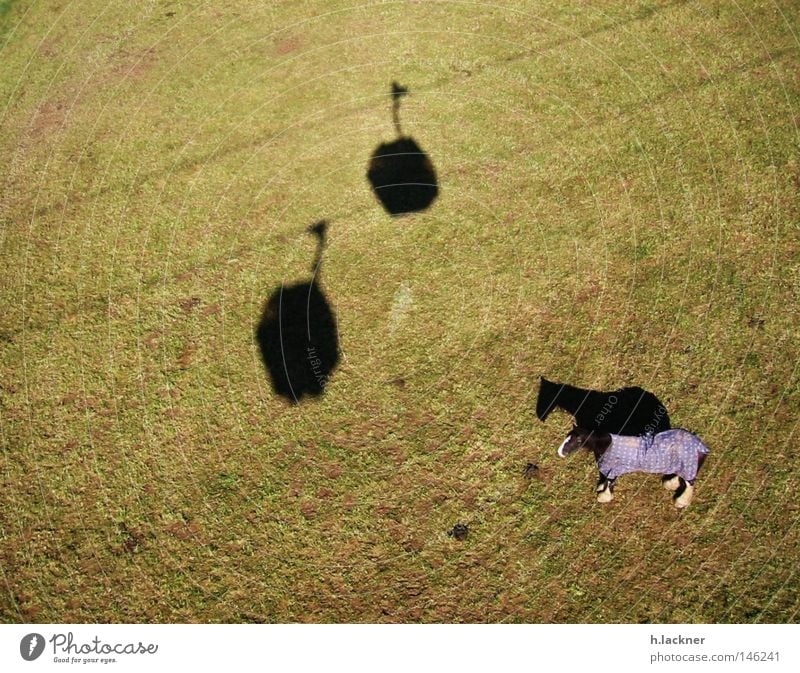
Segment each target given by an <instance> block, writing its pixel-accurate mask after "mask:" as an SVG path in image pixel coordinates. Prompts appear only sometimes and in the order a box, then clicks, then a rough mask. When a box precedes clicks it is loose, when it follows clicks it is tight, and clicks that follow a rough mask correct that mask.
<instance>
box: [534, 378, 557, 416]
mask: <svg viewBox="0 0 800 673" xmlns="http://www.w3.org/2000/svg"><path fill="white" fill-rule="evenodd" d="M560 388H561V386H559V385H558V384H557V383H553V382H552V381H548V380H547V379H546V378H545V377H544V376H540V377H539V396H538V398H537V399H536V417H537V418H538V419H539V420H540V421H545V420H547V417H548V415H549V414H550V412H551V411H552V410H553V409H554V408H555V406H556V400H557V399H558V391H559V390H560Z"/></svg>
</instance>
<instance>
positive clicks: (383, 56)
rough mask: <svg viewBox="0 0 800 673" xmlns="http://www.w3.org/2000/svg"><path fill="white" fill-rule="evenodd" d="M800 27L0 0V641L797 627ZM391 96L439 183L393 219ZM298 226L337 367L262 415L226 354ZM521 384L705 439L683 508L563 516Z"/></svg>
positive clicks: (559, 472)
mask: <svg viewBox="0 0 800 673" xmlns="http://www.w3.org/2000/svg"><path fill="white" fill-rule="evenodd" d="M798 36H800V6H798V5H797V3H796V2H791V1H790V0H776V1H773V0H767V1H764V2H753V1H750V0H747V1H745V2H743V3H727V2H722V1H720V2H712V1H705V2H644V1H642V2H623V1H618V2H605V1H603V2H574V3H571V4H569V6H568V5H567V3H563V2H557V1H556V0H547V1H544V2H522V1H516V0H499V1H498V2H495V3H491V4H488V3H478V2H466V1H464V2H461V1H456V0H453V1H442V2H435V1H431V2H414V1H396V2H394V1H393V2H372V1H367V2H361V3H356V2H345V1H340V0H331V1H329V2H322V1H321V0H317V1H311V0H305V1H302V2H301V1H300V0H292V1H287V2H277V1H275V0H274V1H272V2H256V1H254V0H232V1H231V2H226V3H204V2H197V1H195V0H192V1H189V2H178V1H161V0H150V1H147V2H142V3H125V2H111V3H108V2H105V1H103V2H101V1H99V0H86V1H83V2H74V1H69V0H42V1H33V0H15V1H10V0H3V1H2V2H0V158H1V159H2V164H1V165H2V171H0V269H1V271H0V287H1V288H2V294H0V297H2V304H0V308H1V310H0V444H1V445H2V462H0V475H1V476H2V484H1V485H0V572H1V573H2V574H1V575H0V620H1V621H4V622H142V621H148V622H149V621H153V622H169V621H182V622H183V621H186V622H250V621H259V622H260V621H265V622H286V621H293V622H294V621H300V622H306V621H309V622H321V621H335V622H417V621H422V622H439V621H448V622H449V621H454V622H485V621H488V622H642V621H644V622H646V621H660V622H786V621H791V622H796V621H798V614H800V575H798V561H800V551H798V549H800V529H799V528H798V521H800V500H798V481H800V473H799V471H798V468H800V459H798V457H797V439H798V438H797V432H798V423H797V421H798V410H800V372H798V361H799V360H798V353H799V351H800V349H799V348H798V343H799V342H798V327H800V317H799V316H798V309H799V308H800V200H799V199H798V194H799V193H800V155H799V154H798V149H799V147H798V145H799V143H798V141H799V140H800V132H799V131H798V125H799V124H800V59H799V58H798V56H800V42H799V41H798ZM392 81H398V82H400V83H401V84H403V85H404V86H407V87H408V88H409V89H410V90H411V94H410V95H409V96H407V97H406V98H405V99H404V100H403V102H402V107H401V121H402V123H403V130H404V131H405V132H406V133H408V134H410V135H412V136H413V137H414V138H415V139H416V140H417V142H419V144H420V145H421V147H423V148H424V150H425V151H426V152H427V153H428V154H429V156H430V159H431V161H432V162H433V165H434V167H435V169H436V172H437V174H438V177H439V187H440V194H439V198H438V199H437V200H436V201H435V203H434V204H433V205H432V206H431V207H430V208H429V209H428V210H426V211H424V212H420V213H416V214H414V215H410V216H406V217H402V218H391V217H389V216H388V215H387V213H386V212H385V211H384V210H383V209H382V208H381V206H380V204H379V203H378V201H377V200H376V198H375V195H374V194H373V193H372V191H371V189H370V185H369V183H368V181H367V179H366V170H367V163H368V161H369V157H370V155H371V153H372V152H373V150H374V149H375V147H376V146H377V145H378V144H379V143H382V142H387V141H390V140H392V139H393V138H394V133H395V132H394V128H393V125H392V119H391V100H390V96H389V91H390V86H391V83H392ZM323 218H325V219H327V220H329V221H330V229H329V245H328V247H327V249H326V252H325V257H324V271H323V274H322V281H321V282H322V287H323V289H324V292H325V293H326V295H327V297H328V299H329V301H330V303H331V305H332V306H333V308H334V310H335V313H336V317H337V321H338V329H339V336H340V348H341V363H340V365H339V367H338V368H337V369H336V370H335V372H334V373H333V375H332V376H331V378H330V382H329V383H328V386H327V388H326V391H325V394H324V395H323V396H322V397H320V398H318V399H315V400H311V401H308V402H305V403H303V404H300V405H294V406H292V405H289V404H287V403H285V402H284V401H283V400H282V399H279V398H278V397H276V396H275V395H274V394H273V392H272V389H271V387H270V383H269V380H268V378H267V375H266V372H265V369H264V366H263V364H262V362H261V358H260V355H259V350H258V347H257V345H256V342H255V340H254V329H255V325H256V323H257V322H258V320H259V317H260V315H261V311H262V307H263V305H264V302H265V300H266V298H267V297H268V296H269V295H270V294H271V293H272V292H273V291H274V290H275V289H276V288H277V287H278V286H279V285H280V284H281V283H293V282H297V281H303V280H307V279H308V277H309V265H310V264H311V262H312V259H313V255H314V242H313V240H312V238H311V237H309V236H308V235H307V234H306V233H305V229H306V227H308V226H309V225H310V224H312V223H313V222H316V221H317V220H320V219H323ZM540 374H544V375H546V376H548V378H551V379H555V380H558V381H569V382H571V383H575V384H577V385H581V386H584V387H593V388H602V389H613V388H617V387H621V386H624V385H640V386H643V387H645V388H647V389H649V390H652V391H653V392H655V393H656V394H657V395H658V396H659V397H660V398H661V399H662V400H664V401H665V402H666V403H667V405H668V408H669V412H670V415H671V417H672V421H673V425H675V426H677V427H685V428H688V429H690V430H692V431H694V432H696V433H697V434H699V435H700V436H701V437H703V439H704V440H705V441H706V443H707V444H708V445H709V446H710V447H711V456H710V458H709V460H708V461H707V463H706V465H705V467H704V469H703V472H701V474H700V478H699V480H698V482H697V492H696V496H695V501H694V503H693V504H692V506H691V507H690V508H689V509H688V510H686V511H685V512H683V513H679V512H678V511H677V510H676V509H675V508H674V507H673V505H672V503H671V501H670V498H669V495H668V494H667V493H666V492H665V491H664V490H663V489H662V488H661V487H660V484H659V481H658V479H657V478H656V477H653V476H648V475H631V476H628V477H626V478H624V479H622V480H620V482H619V485H618V488H617V492H616V495H617V497H616V499H615V500H614V502H613V503H611V504H610V505H606V506H602V505H599V504H597V503H596V502H595V499H594V493H593V489H594V483H595V470H594V465H593V463H592V460H591V459H590V458H589V457H588V456H585V455H584V456H576V457H572V458H571V459H569V460H561V459H559V458H558V457H557V456H556V452H555V450H556V447H557V446H558V444H559V443H560V442H561V440H562V438H563V436H564V434H565V432H566V430H567V429H568V428H569V427H570V419H569V417H568V416H567V415H566V414H563V413H558V414H553V415H552V416H551V417H550V418H549V419H548V421H547V423H545V424H543V423H541V422H539V421H538V420H537V419H536V416H535V413H534V408H535V400H536V393H537V387H538V378H539V375H540ZM528 462H536V463H538V464H539V466H540V468H541V469H540V472H541V478H538V479H533V480H526V479H525V478H524V477H523V474H522V473H523V470H524V468H525V465H526V464H527V463H528ZM457 522H464V523H466V524H467V525H468V526H469V529H470V533H469V536H468V537H467V539H466V540H463V541H458V540H456V539H454V538H452V537H448V535H447V531H448V530H449V529H451V528H452V527H453V525H454V524H455V523H457Z"/></svg>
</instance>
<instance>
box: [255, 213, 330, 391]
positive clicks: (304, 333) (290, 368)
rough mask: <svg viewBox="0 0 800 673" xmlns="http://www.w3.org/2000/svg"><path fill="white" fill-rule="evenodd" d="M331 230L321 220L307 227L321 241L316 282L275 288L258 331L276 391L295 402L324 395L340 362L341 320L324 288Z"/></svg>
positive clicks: (262, 315) (315, 266) (315, 261)
mask: <svg viewBox="0 0 800 673" xmlns="http://www.w3.org/2000/svg"><path fill="white" fill-rule="evenodd" d="M327 227H328V224H327V222H324V221H322V222H318V223H317V224H315V225H313V226H311V227H309V229H308V231H309V232H310V233H312V234H313V235H314V236H315V237H316V238H317V251H316V257H315V260H314V264H313V266H312V274H313V275H312V278H311V280H310V281H308V282H305V283H296V284H294V285H289V286H285V285H281V286H280V287H279V288H278V289H276V290H275V291H274V292H273V293H272V295H270V297H269V298H268V299H267V301H266V302H265V304H264V309H263V312H262V314H261V320H260V321H259V323H258V325H257V327H256V330H255V338H256V342H257V343H258V347H259V349H260V351H261V358H262V360H263V362H264V367H265V368H266V370H267V373H268V375H269V378H270V381H271V383H272V389H273V391H274V393H275V394H276V395H278V396H279V397H283V398H285V399H286V400H287V401H289V402H290V403H292V404H297V403H299V402H301V401H302V400H303V399H304V398H314V397H319V396H320V395H322V393H323V392H324V390H325V386H326V385H327V383H328V379H329V378H330V376H331V374H332V372H333V370H334V369H335V368H336V366H337V365H338V364H339V334H338V329H337V325H336V317H335V315H334V312H333V309H332V308H331V304H330V302H329V301H328V299H327V297H326V296H325V293H324V292H323V291H322V288H321V287H320V270H321V265H322V252H323V249H324V247H325V242H326V233H327Z"/></svg>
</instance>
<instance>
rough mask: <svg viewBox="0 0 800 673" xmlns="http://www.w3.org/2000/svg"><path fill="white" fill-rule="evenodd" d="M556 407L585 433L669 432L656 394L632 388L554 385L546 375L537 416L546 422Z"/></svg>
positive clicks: (667, 415) (538, 402)
mask: <svg viewBox="0 0 800 673" xmlns="http://www.w3.org/2000/svg"><path fill="white" fill-rule="evenodd" d="M556 407H558V408H560V409H563V410H564V411H566V412H567V413H568V414H570V415H572V417H573V418H574V419H575V425H577V426H578V427H579V428H584V429H585V430H595V431H597V432H610V433H612V434H615V435H645V434H654V433H658V432H662V431H664V430H669V429H670V427H671V426H670V420H669V413H668V412H667V408H666V407H665V406H664V404H663V403H662V402H661V400H659V399H658V398H657V397H656V396H655V395H654V394H653V393H651V392H649V391H647V390H644V389H643V388H639V387H638V386H633V387H629V388H620V389H619V390H612V391H602V390H589V389H586V388H576V387H575V386H571V385H569V384H568V383H555V382H554V381H548V380H547V379H546V378H544V377H543V376H542V377H540V380H539V396H538V398H537V400H536V416H537V417H538V418H539V420H540V421H544V420H545V419H547V416H548V415H549V414H550V412H551V411H552V410H553V409H555V408H556Z"/></svg>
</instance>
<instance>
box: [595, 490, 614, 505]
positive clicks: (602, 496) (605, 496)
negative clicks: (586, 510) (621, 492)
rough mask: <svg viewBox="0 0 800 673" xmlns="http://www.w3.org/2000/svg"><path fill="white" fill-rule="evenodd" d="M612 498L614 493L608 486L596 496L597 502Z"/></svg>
mask: <svg viewBox="0 0 800 673" xmlns="http://www.w3.org/2000/svg"><path fill="white" fill-rule="evenodd" d="M613 499H614V494H613V493H612V492H611V489H610V488H607V489H605V490H604V491H603V492H602V493H600V495H598V496H597V502H604V503H605V502H611V501H612V500H613Z"/></svg>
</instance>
